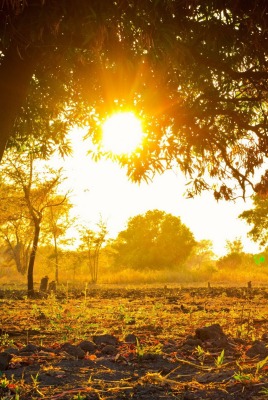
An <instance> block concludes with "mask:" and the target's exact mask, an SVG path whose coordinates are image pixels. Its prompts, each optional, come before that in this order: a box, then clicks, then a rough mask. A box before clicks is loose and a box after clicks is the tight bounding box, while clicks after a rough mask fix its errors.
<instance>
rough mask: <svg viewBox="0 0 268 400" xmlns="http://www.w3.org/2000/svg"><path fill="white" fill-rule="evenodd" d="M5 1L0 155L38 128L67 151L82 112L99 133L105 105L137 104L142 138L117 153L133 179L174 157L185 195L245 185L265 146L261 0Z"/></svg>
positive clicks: (265, 18) (0, 40)
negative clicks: (127, 151)
mask: <svg viewBox="0 0 268 400" xmlns="http://www.w3.org/2000/svg"><path fill="white" fill-rule="evenodd" d="M0 7H1V12H0V51H1V53H0V132H1V136H0V157H1V156H2V153H3V150H4V147H5V145H6V142H7V140H8V139H9V144H10V145H11V144H13V145H16V146H21V145H22V144H23V143H24V142H25V141H26V140H27V137H28V136H29V135H35V136H40V135H41V136H42V137H43V138H44V140H43V148H42V151H43V152H44V154H46V153H47V151H48V150H49V145H50V144H51V143H52V142H54V143H57V144H58V145H60V144H62V148H61V150H62V152H63V153H64V152H65V151H66V150H67V148H68V146H67V147H66V144H64V134H65V132H66V131H67V130H68V128H69V127H70V125H72V124H74V123H75V122H77V123H80V124H85V123H87V124H88V126H89V127H90V134H95V139H96V140H97V139H98V138H99V136H100V132H99V131H98V127H99V126H100V124H98V123H99V122H100V121H102V120H103V118H104V117H105V115H106V114H107V113H111V112H114V111H118V110H122V109H126V108H127V109H135V111H136V112H137V114H139V116H140V117H141V118H142V119H143V121H144V129H145V132H146V133H147V135H148V136H147V140H146V141H145V143H144V146H143V148H141V149H140V151H139V152H136V153H135V154H133V155H132V157H131V158H125V157H119V161H120V162H121V163H122V164H124V165H128V174H129V176H131V178H132V179H133V180H136V181H139V180H140V179H142V178H145V179H148V178H149V177H150V176H151V175H152V174H153V173H154V172H155V171H164V170H165V169H166V168H171V167H174V166H175V167H178V168H179V169H181V170H182V171H183V173H184V174H185V175H186V176H187V177H188V178H189V186H188V194H189V195H190V196H193V195H195V194H196V193H199V192H201V191H202V190H207V189H210V190H212V191H213V192H214V196H215V198H216V199H220V198H224V199H230V198H232V197H233V196H235V195H236V194H237V193H238V194H239V193H240V194H241V193H242V195H243V196H244V195H245V190H246V185H247V184H251V179H252V177H253V174H254V171H255V169H256V168H258V167H260V166H261V165H263V164H264V162H265V160H266V157H267V148H268V139H267V137H268V136H267V127H268V124H267V94H268V93H267V92H268V84H267V82H268V80H267V78H268V70H267V64H268V54H267V52H268V46H267V41H268V29H267V28H268V5H267V1H266V0H257V1H256V0H248V1H245V0H237V1H231V0H227V1H220V0H212V1H209V2H206V1H203V0H167V1H158V0H148V1H141V0H121V1H111V2H107V1H104V0H91V1H88V0H81V1H79V3H78V4H77V3H76V2H72V1H69V0H58V1H48V0H45V1H44V0H28V1H25V0H22V1H21V0H2V1H1V2H0ZM62 117H65V118H62ZM51 121H53V123H51ZM96 123H97V124H96ZM22 127H23V129H22ZM11 133H12V138H11V136H10V135H11ZM265 176H266V175H265V174H264V178H265ZM264 178H263V179H262V181H261V186H259V185H258V184H257V185H256V186H255V189H256V190H257V191H258V190H259V189H261V191H262V192H263V191H264V190H266V189H267V186H268V185H267V179H264ZM236 185H238V188H237V187H236ZM238 189H240V191H238ZM241 191H242V192H241Z"/></svg>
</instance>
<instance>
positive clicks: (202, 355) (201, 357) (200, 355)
mask: <svg viewBox="0 0 268 400" xmlns="http://www.w3.org/2000/svg"><path fill="white" fill-rule="evenodd" d="M195 350H196V352H197V357H198V359H199V361H200V362H201V364H202V365H203V364H204V361H205V358H206V356H209V352H207V351H205V350H204V349H203V348H202V347H201V346H199V345H198V346H197V347H196V348H195Z"/></svg>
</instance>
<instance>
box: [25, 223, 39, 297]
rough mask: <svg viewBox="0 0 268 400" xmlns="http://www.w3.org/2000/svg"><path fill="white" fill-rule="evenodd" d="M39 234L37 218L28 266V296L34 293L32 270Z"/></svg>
mask: <svg viewBox="0 0 268 400" xmlns="http://www.w3.org/2000/svg"><path fill="white" fill-rule="evenodd" d="M39 234H40V221H39V220H37V221H35V228H34V240H33V247H32V251H31V254H30V261H29V266H28V297H32V296H33V295H34V282H33V271H34V263H35V257H36V252H37V247H38V241H39Z"/></svg>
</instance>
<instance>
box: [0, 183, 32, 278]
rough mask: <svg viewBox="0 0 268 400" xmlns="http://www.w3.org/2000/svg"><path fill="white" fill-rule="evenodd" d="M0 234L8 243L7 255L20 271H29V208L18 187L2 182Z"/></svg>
mask: <svg viewBox="0 0 268 400" xmlns="http://www.w3.org/2000/svg"><path fill="white" fill-rule="evenodd" d="M0 197H1V203H0V213H1V216H0V236H1V237H2V238H3V239H4V242H5V245H6V257H7V258H8V259H9V260H10V261H12V260H13V261H15V264H16V268H17V270H18V272H20V273H21V274H22V275H24V274H25V273H26V272H27V268H28V263H29V257H30V250H31V247H32V225H31V224H29V219H28V213H27V209H26V207H24V206H25V204H24V206H23V201H22V198H21V197H20V195H19V194H18V192H17V190H16V188H15V187H14V186H11V185H6V184H4V183H3V182H1V185H0Z"/></svg>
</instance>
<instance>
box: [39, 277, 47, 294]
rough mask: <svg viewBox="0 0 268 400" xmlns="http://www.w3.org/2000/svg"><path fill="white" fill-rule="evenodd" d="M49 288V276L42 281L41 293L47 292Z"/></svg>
mask: <svg viewBox="0 0 268 400" xmlns="http://www.w3.org/2000/svg"><path fill="white" fill-rule="evenodd" d="M47 286H48V276H44V278H42V279H41V282H40V288H39V291H40V292H47Z"/></svg>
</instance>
